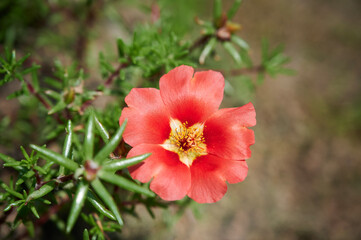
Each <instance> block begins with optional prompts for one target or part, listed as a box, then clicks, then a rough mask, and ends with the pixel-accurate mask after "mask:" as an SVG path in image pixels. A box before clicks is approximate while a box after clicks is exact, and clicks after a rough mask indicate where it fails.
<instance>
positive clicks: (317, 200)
mask: <svg viewBox="0 0 361 240" xmlns="http://www.w3.org/2000/svg"><path fill="white" fill-rule="evenodd" d="M5 2H6V1H3V3H0V6H1V4H4V6H5ZM18 2H22V3H23V4H27V1H18ZM34 2H41V1H34ZM49 2H51V1H49ZM232 2H233V1H223V3H224V5H225V8H226V9H227V7H229V6H230V5H231V4H232ZM64 4H65V3H64ZM96 4H99V9H98V11H97V8H95V10H94V12H93V14H94V15H92V16H82V15H81V14H80V15H79V16H71V13H72V12H71V11H69V14H70V16H69V18H68V19H67V20H66V21H65V20H64V19H61V18H57V17H58V16H57V15H56V14H54V15H51V14H49V9H41V8H39V9H37V12H21V11H20V10H19V12H18V14H20V15H9V14H8V15H6V14H7V13H9V12H11V11H10V10H9V8H2V11H3V12H1V13H0V15H2V17H1V21H0V26H1V29H2V32H1V33H0V34H1V35H0V39H1V41H2V46H1V48H0V49H1V50H3V46H4V45H8V46H12V47H14V48H15V49H17V51H18V52H20V54H21V53H25V52H31V53H33V55H32V58H33V60H34V61H40V62H42V63H43V64H44V63H48V65H49V67H48V71H49V69H50V70H51V65H52V64H53V62H54V60H55V59H59V60H61V61H63V62H64V63H69V62H70V61H71V59H72V58H73V57H74V56H75V57H76V58H77V59H78V60H79V62H80V64H81V65H83V66H84V67H85V69H86V70H87V71H88V73H89V75H90V81H89V82H88V83H87V84H88V85H90V86H91V85H92V81H97V79H99V73H98V69H97V65H98V52H99V51H102V52H104V53H106V54H108V55H112V54H114V59H115V61H116V57H115V53H114V52H115V49H116V45H115V40H116V38H118V37H121V38H123V39H125V40H129V39H130V38H131V34H129V32H131V31H132V29H134V28H136V27H137V26H138V25H140V24H145V25H146V24H150V23H151V21H152V17H151V16H152V14H151V6H152V5H154V4H157V5H158V6H159V8H160V11H161V13H162V14H164V15H165V16H168V17H169V19H170V20H169V21H173V22H174V24H173V27H174V28H175V29H174V31H176V32H179V33H182V34H184V36H185V39H188V40H189V39H190V40H192V39H193V40H195V39H196V38H197V37H198V36H199V30H200V28H199V27H198V26H196V24H195V23H194V17H195V16H198V17H199V18H201V19H206V20H209V19H210V18H211V16H212V4H210V1H208V0H198V1H191V0H185V1H171V0H169V1H166V0H160V1H157V2H156V1H142V2H141V1H98V2H97V3H96ZM40 5H41V4H40ZM11 7H15V5H13V6H11ZM11 7H10V8H11ZM52 10H54V11H65V14H67V13H66V12H67V11H68V10H67V8H66V7H64V8H61V9H60V10H59V9H58V10H56V9H52ZM50 12H51V11H50ZM360 13H361V2H360V1H358V0H345V1H338V0H330V1H325V0H303V1H296V0H273V1H268V0H252V1H244V3H243V4H242V6H241V8H240V10H239V11H238V13H237V16H236V18H235V19H234V21H235V22H238V23H240V24H241V25H242V31H241V32H240V36H242V37H243V38H244V39H245V40H246V41H247V42H248V43H249V44H250V46H251V52H250V54H251V56H252V59H254V62H255V63H257V62H259V61H260V55H261V39H262V38H267V39H268V40H269V42H270V45H271V46H276V45H278V44H284V45H285V54H286V55H288V56H290V57H291V59H292V61H291V63H290V64H289V65H288V66H289V67H290V68H292V69H294V70H296V74H295V75H294V76H278V77H276V78H266V79H265V81H264V83H263V84H262V85H260V86H257V87H256V88H255V89H254V90H253V91H249V90H245V89H243V85H242V82H240V81H242V79H239V78H233V79H227V80H229V82H230V83H231V85H232V86H233V87H234V92H233V94H230V95H228V96H227V97H226V99H225V101H224V103H223V106H222V107H231V106H240V105H242V104H245V103H247V102H248V101H252V102H253V103H254V105H255V107H256V112H257V126H256V127H254V130H255V134H256V144H255V145H254V146H252V147H251V149H252V152H253V155H252V158H251V159H249V160H247V162H248V164H249V173H248V177H247V178H246V180H245V181H244V182H243V183H239V184H235V185H229V190H228V192H227V194H226V195H225V197H224V198H223V199H222V200H221V201H219V202H217V203H215V204H206V205H199V204H192V206H191V207H190V208H189V209H187V210H186V211H185V212H184V214H183V215H181V216H179V217H178V218H176V219H174V218H173V217H172V216H173V215H174V214H175V209H172V208H171V209H169V210H168V211H163V210H159V211H156V219H155V220H154V219H152V218H151V217H150V216H149V215H148V213H147V212H146V210H145V209H143V208H142V207H139V208H138V209H137V211H138V215H139V216H140V218H139V219H137V218H134V217H132V216H126V217H125V222H126V224H125V228H124V229H123V233H122V234H121V239H191V240H196V239H197V240H202V239H230V240H232V239H291V240H292V239H300V240H308V239H361V227H360V216H361V204H360V202H361V164H360V163H361V162H360V161H361V148H360V144H361V137H360V136H361V94H360V93H361V57H360V56H361V27H360V26H361V14H360ZM80 20H81V21H84V24H86V26H88V28H87V29H85V28H82V26H81V24H75V23H76V22H77V21H80ZM49 21H50V22H49ZM24 22H26V23H27V24H26V26H24V25H22V24H23V23H24ZM60 23H61V24H60ZM19 26H20V27H19ZM49 26H54V28H49ZM4 29H6V31H5V30H4ZM79 36H84V37H79ZM74 39H77V41H76V42H74ZM227 61H229V60H227V58H226V57H222V56H221V57H220V60H218V61H215V60H214V61H213V60H210V61H209V62H208V65H206V67H209V68H215V69H222V67H225V66H227ZM44 69H47V68H46V67H45V68H44ZM16 88H17V84H16V83H12V84H10V85H7V86H5V87H1V89H0V116H1V118H2V119H4V118H5V116H10V118H9V119H10V120H14V119H16V118H21V117H22V116H19V115H18V110H19V104H18V101H17V100H11V101H8V100H5V99H4V98H3V97H1V95H3V93H5V92H7V91H10V89H16ZM102 101H105V103H104V102H97V103H96V104H98V105H99V106H104V105H105V104H106V101H107V99H105V100H102ZM116 121H117V120H116ZM2 135H3V137H2V139H1V141H0V143H1V144H2V146H0V150H1V151H5V152H6V151H7V152H8V153H9V151H11V150H9V146H8V145H9V143H6V139H5V138H4V135H6V134H2ZM19 138H21V137H19ZM18 141H19V142H21V143H22V141H21V139H18ZM18 144H20V143H18Z"/></svg>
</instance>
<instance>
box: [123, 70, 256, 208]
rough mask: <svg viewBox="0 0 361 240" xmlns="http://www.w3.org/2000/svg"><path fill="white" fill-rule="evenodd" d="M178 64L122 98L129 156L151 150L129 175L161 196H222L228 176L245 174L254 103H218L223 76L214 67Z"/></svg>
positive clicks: (207, 199)
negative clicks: (234, 105)
mask: <svg viewBox="0 0 361 240" xmlns="http://www.w3.org/2000/svg"><path fill="white" fill-rule="evenodd" d="M193 73H194V70H193V68H192V67H189V66H180V67H177V68H175V69H173V70H171V71H170V72H169V73H168V74H165V75H164V76H163V77H162V78H161V79H160V82H159V88H160V90H158V89H154V88H135V89H132V91H131V92H130V93H129V95H128V96H127V97H126V98H125V101H126V103H127V104H128V107H127V108H124V110H123V112H122V115H121V117H120V119H119V123H122V122H123V120H124V119H126V118H127V119H128V125H127V127H126V129H125V132H124V135H123V137H124V140H125V142H127V143H128V144H129V145H131V146H132V147H133V148H132V149H131V150H130V152H129V154H128V157H132V156H136V155H140V154H144V153H148V152H150V153H152V155H151V156H150V157H149V158H147V159H146V160H145V161H144V162H142V163H141V164H138V165H137V166H135V167H131V168H130V169H129V171H130V174H131V176H132V177H133V178H134V179H137V180H139V181H141V182H143V183H145V182H148V181H150V180H151V179H153V180H152V182H151V184H150V188H151V189H152V190H153V191H154V192H155V193H157V194H158V195H159V196H160V197H161V198H163V199H165V200H169V201H172V200H178V199H182V198H183V197H184V196H185V195H188V196H189V197H190V198H192V199H194V200H195V201H197V202H199V203H211V202H216V201H218V200H220V199H221V198H222V197H223V195H224V194H225V193H226V191H227V184H226V181H228V182H229V183H237V182H241V181H243V180H244V179H245V178H246V176H247V171H248V167H247V164H246V161H245V160H244V159H247V158H250V157H251V151H250V149H249V147H250V146H251V145H252V144H254V133H253V131H252V130H250V129H248V128H247V127H252V126H254V125H255V124H256V118H255V116H256V112H255V110H254V107H253V105H252V103H248V104H247V105H244V106H243V107H238V108H225V109H220V110H219V109H218V108H219V105H220V104H221V101H222V99H223V89H224V78H223V76H222V74H221V73H219V72H214V71H205V72H197V73H195V74H194V76H193Z"/></svg>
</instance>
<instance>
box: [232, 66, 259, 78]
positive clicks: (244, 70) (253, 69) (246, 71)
mask: <svg viewBox="0 0 361 240" xmlns="http://www.w3.org/2000/svg"><path fill="white" fill-rule="evenodd" d="M264 71H265V68H264V66H262V65H258V66H253V67H250V68H241V69H233V70H230V71H229V74H230V75H231V76H238V75H244V74H255V73H261V72H264Z"/></svg>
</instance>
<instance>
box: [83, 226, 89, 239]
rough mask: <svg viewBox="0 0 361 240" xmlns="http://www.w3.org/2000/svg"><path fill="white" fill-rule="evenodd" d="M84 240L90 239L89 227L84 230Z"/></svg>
mask: <svg viewBox="0 0 361 240" xmlns="http://www.w3.org/2000/svg"><path fill="white" fill-rule="evenodd" d="M83 240H90V238H89V232H88V229H86V228H85V229H84V232H83Z"/></svg>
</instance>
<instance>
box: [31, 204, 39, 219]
mask: <svg viewBox="0 0 361 240" xmlns="http://www.w3.org/2000/svg"><path fill="white" fill-rule="evenodd" d="M30 210H31V212H32V213H33V214H34V216H35V217H36V218H38V219H39V218H40V216H39V213H38V211H37V210H36V208H35V206H34V205H31V206H30Z"/></svg>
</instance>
